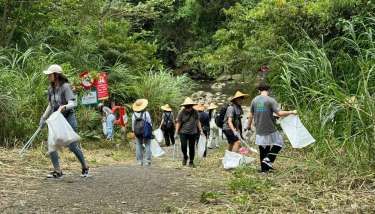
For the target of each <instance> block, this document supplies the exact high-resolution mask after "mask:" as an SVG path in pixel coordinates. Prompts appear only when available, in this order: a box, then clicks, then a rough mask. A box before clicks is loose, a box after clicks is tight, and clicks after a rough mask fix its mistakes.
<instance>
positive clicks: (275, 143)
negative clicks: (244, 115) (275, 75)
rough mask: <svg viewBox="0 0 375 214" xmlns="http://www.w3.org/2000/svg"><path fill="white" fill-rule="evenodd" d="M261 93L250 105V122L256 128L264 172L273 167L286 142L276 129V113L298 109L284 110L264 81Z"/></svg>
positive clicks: (282, 115)
mask: <svg viewBox="0 0 375 214" xmlns="http://www.w3.org/2000/svg"><path fill="white" fill-rule="evenodd" d="M257 89H258V91H259V95H258V96H256V97H255V98H254V99H253V100H252V102H251V106H250V115H249V124H248V127H247V129H249V128H251V125H252V121H253V120H254V125H255V129H256V136H255V144H257V145H258V146H259V154H260V165H261V171H262V172H268V171H269V170H272V169H273V166H272V164H273V163H274V161H275V160H276V156H277V154H278V153H279V152H280V150H281V149H282V147H283V145H284V143H283V139H282V136H281V135H280V133H279V132H278V131H277V130H276V127H275V119H274V116H273V115H274V114H276V115H277V116H279V117H284V116H288V115H290V114H297V111H296V110H294V111H282V110H281V109H280V108H279V104H278V103H277V102H276V100H275V99H274V98H272V97H270V96H269V90H270V86H269V85H268V84H266V83H264V82H262V83H260V84H259V85H258V86H257Z"/></svg>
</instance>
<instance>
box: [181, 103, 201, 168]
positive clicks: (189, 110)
mask: <svg viewBox="0 0 375 214" xmlns="http://www.w3.org/2000/svg"><path fill="white" fill-rule="evenodd" d="M196 104H197V103H196V102H194V101H193V100H192V99H191V98H190V97H187V98H186V99H185V101H184V103H182V104H181V106H182V107H183V109H182V110H181V111H180V112H179V114H178V116H177V123H176V134H179V135H180V140H181V151H182V154H183V160H182V165H184V166H185V165H186V163H187V160H188V159H189V166H190V167H194V156H195V144H196V140H197V135H198V134H199V133H200V134H201V135H203V130H202V126H201V123H200V122H199V115H198V112H197V111H196V110H195V109H194V108H193V106H195V105H196ZM188 145H189V156H188V154H187V146H188Z"/></svg>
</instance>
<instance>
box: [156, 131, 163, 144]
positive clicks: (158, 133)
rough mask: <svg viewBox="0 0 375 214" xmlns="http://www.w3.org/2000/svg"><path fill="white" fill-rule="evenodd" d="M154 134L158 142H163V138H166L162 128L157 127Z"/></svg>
mask: <svg viewBox="0 0 375 214" xmlns="http://www.w3.org/2000/svg"><path fill="white" fill-rule="evenodd" d="M154 136H155V140H156V141H157V142H158V143H161V142H162V141H163V139H164V135H163V131H162V130H161V129H156V130H155V131H154Z"/></svg>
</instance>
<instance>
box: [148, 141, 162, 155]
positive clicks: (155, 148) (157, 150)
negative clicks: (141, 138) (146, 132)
mask: <svg viewBox="0 0 375 214" xmlns="http://www.w3.org/2000/svg"><path fill="white" fill-rule="evenodd" d="M150 147H151V153H152V156H154V157H160V156H162V155H164V154H165V152H164V150H163V149H162V148H161V147H160V145H159V143H158V142H157V141H156V140H151V145H150Z"/></svg>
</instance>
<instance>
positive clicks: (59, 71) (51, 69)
mask: <svg viewBox="0 0 375 214" xmlns="http://www.w3.org/2000/svg"><path fill="white" fill-rule="evenodd" d="M43 73H44V74H46V75H48V74H53V73H57V74H62V68H61V66H60V65H56V64H55V65H51V66H49V67H48V69H47V70H45V71H43Z"/></svg>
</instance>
